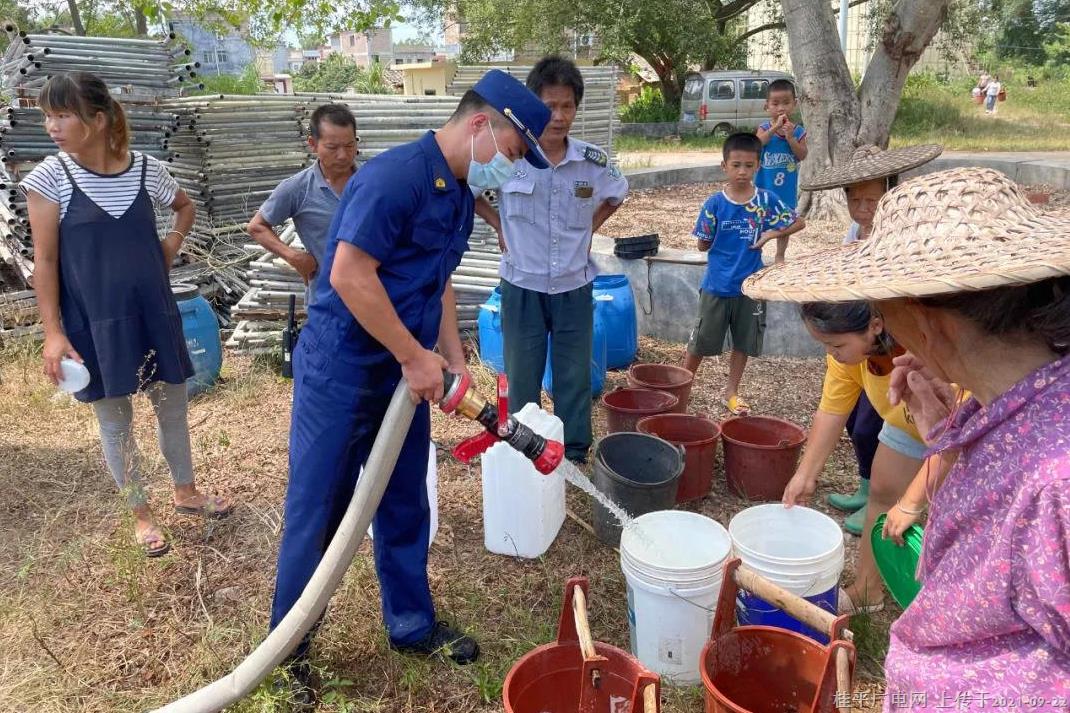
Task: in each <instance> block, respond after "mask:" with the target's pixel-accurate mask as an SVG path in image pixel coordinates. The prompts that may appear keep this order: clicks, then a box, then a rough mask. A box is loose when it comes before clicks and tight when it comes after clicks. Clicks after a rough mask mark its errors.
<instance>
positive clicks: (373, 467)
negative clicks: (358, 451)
mask: <svg viewBox="0 0 1070 713" xmlns="http://www.w3.org/2000/svg"><path fill="white" fill-rule="evenodd" d="M443 379H444V386H445V396H443V398H442V401H441V402H440V403H439V407H440V408H441V409H442V410H443V411H444V412H446V413H448V414H457V415H460V416H464V417H465V418H469V419H471V420H473V421H478V422H479V423H480V424H482V425H483V427H484V429H485V430H484V432H482V433H480V434H479V435H477V436H475V437H473V438H469V439H468V440H466V441H464V442H462V443H461V444H460V445H458V446H457V447H456V448H455V449H454V451H453V453H454V455H455V456H456V457H457V458H458V459H459V460H461V461H462V462H464V463H468V462H469V461H470V460H471V459H472V458H474V457H475V456H477V455H479V454H480V453H482V452H483V451H485V450H486V449H487V448H489V447H490V446H492V445H493V444H495V443H497V442H498V441H504V442H506V443H508V444H509V445H510V446H512V447H513V448H516V449H517V450H518V451H520V452H521V453H523V454H524V455H525V456H527V457H528V458H530V459H531V460H532V462H533V463H534V464H535V467H536V468H537V469H538V470H539V472H541V473H546V474H549V473H552V472H553V471H554V470H555V469H556V468H557V466H558V465H559V464H560V463H561V459H562V458H563V456H564V446H563V445H562V444H561V443H558V442H557V441H552V440H548V439H546V438H543V437H542V436H540V435H538V434H537V433H535V432H534V431H532V430H531V429H530V428H529V427H527V426H525V425H524V424H522V423H520V422H519V421H517V420H516V419H515V418H513V417H512V416H509V415H508V413H509V409H508V384H507V382H506V381H505V376H504V375H500V376H499V378H498V404H497V405H494V404H491V403H489V402H488V401H486V400H485V399H483V397H481V396H480V395H479V394H478V393H477V392H476V390H475V389H474V388H473V386H472V383H471V380H470V379H469V378H468V376H467V375H457V374H453V373H450V372H443ZM415 408H416V407H415V405H414V404H413V403H412V400H411V399H410V398H409V387H408V384H407V383H406V382H405V380H404V379H402V380H401V382H400V383H399V384H398V386H397V388H396V389H394V395H393V396H392V397H391V399H390V405H389V406H388V407H387V410H386V415H385V416H384V417H383V422H382V424H381V425H380V426H379V434H378V435H377V436H376V438H375V443H374V444H373V445H372V449H371V454H370V455H369V456H368V462H367V463H366V464H365V466H364V474H363V475H362V476H361V477H360V479H359V480H358V481H357V487H356V488H355V489H354V491H353V497H352V499H350V501H349V506H348V507H347V508H346V511H345V515H344V516H343V517H342V522H341V524H340V525H339V526H338V530H337V531H336V532H335V534H334V537H333V538H332V539H331V542H330V544H329V545H328V546H327V551H326V552H325V553H324V555H323V559H321V560H320V563H319V566H317V567H316V571H315V572H313V573H312V578H311V579H309V581H308V584H307V585H305V589H304V591H303V592H301V596H300V597H299V598H298V600H297V602H295V603H294V605H293V607H291V609H290V611H289V612H288V613H287V614H286V616H285V617H283V619H282V621H280V622H279V624H278V626H276V627H275V628H274V629H273V630H271V631H270V632H269V633H268V635H267V638H265V639H264V640H263V641H262V642H260V645H259V646H257V647H256V648H255V649H253V651H252V652H250V654H249V655H248V656H246V657H245V659H244V660H243V661H242V662H241V663H239V664H238V665H237V666H236V667H235V668H234V670H233V671H231V672H230V673H228V674H226V675H225V676H223V677H222V678H220V679H218V680H216V681H214V682H212V683H209V684H208V685H206V686H204V687H203V688H200V689H198V690H196V691H194V692H193V693H190V694H188V695H186V696H184V697H182V698H180V699H178V700H176V701H174V702H172V703H169V704H167V705H166V706H163V707H162V708H158V709H156V713H214V711H219V710H222V709H223V708H225V707H227V706H230V705H233V704H234V703H236V702H238V701H239V700H241V699H242V698H244V697H245V696H247V695H249V693H251V692H252V691H253V690H254V689H255V688H256V687H257V686H258V685H260V682H261V681H262V680H264V678H266V677H267V676H268V674H270V673H271V672H272V671H273V670H275V668H276V667H277V666H278V665H279V664H280V663H282V662H283V661H284V660H285V659H286V657H287V656H289V655H290V653H291V652H292V651H293V650H294V649H295V648H296V647H297V645H298V644H299V643H300V642H301V640H302V639H303V638H304V636H305V634H307V633H308V631H309V630H310V629H311V628H312V626H313V625H315V623H316V621H318V620H319V618H320V616H321V615H322V614H323V612H324V610H325V609H326V608H327V602H328V601H329V600H330V598H331V595H332V594H334V591H335V590H336V589H337V588H338V585H339V584H340V583H341V581H342V577H343V576H344V575H345V572H346V570H347V569H348V568H349V565H350V563H351V562H352V561H353V558H354V557H355V556H356V554H357V549H358V548H359V547H360V544H361V542H362V541H363V540H364V536H365V533H367V531H368V526H369V525H370V524H371V521H372V518H373V517H374V516H375V511H376V510H378V509H379V502H380V501H381V500H382V499H383V493H384V492H386V486H387V483H388V482H389V481H390V474H391V473H393V472H394V466H395V465H396V464H397V460H398V455H399V454H400V453H401V446H402V444H403V443H404V441H405V436H406V434H407V433H408V430H409V423H410V422H411V421H412V416H413V413H414V412H415Z"/></svg>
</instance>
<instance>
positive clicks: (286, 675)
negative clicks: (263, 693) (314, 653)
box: [274, 657, 318, 713]
mask: <svg viewBox="0 0 1070 713" xmlns="http://www.w3.org/2000/svg"><path fill="white" fill-rule="evenodd" d="M280 668H281V669H282V671H283V673H282V675H280V676H279V677H278V678H276V679H275V686H274V688H275V691H276V692H277V693H279V694H282V695H284V696H285V697H286V703H287V704H289V709H288V710H289V711H290V713H311V711H314V710H316V704H317V703H318V696H317V695H316V680H315V679H316V677H315V671H313V669H312V664H310V663H309V661H308V659H307V658H303V657H302V658H296V659H290V660H289V661H285V662H283V664H282V666H281V667H280Z"/></svg>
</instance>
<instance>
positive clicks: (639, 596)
mask: <svg viewBox="0 0 1070 713" xmlns="http://www.w3.org/2000/svg"><path fill="white" fill-rule="evenodd" d="M634 523H635V524H634V526H633V527H629V528H627V529H625V530H624V533H623V534H622V535H621V540H620V568H621V571H623V572H624V579H625V582H626V583H627V588H628V628H629V631H630V634H631V648H632V654H634V655H635V657H636V658H638V659H639V660H640V661H641V662H642V663H643V665H644V666H646V667H647V668H648V669H650V670H652V671H654V672H656V673H658V674H659V675H661V676H664V677H665V678H667V679H670V680H671V681H673V682H674V683H679V684H685V685H690V684H697V683H700V682H701V675H700V673H699V671H700V659H701V656H702V647H703V646H705V645H706V640H707V639H708V638H709V636H710V630H711V629H712V627H713V615H714V613H715V610H716V607H717V598H718V596H720V593H721V579H722V577H723V569H724V563H725V560H727V559H728V556H729V553H730V552H731V549H732V543H731V539H730V538H729V536H728V531H727V530H725V529H724V527H723V526H722V525H721V524H720V523H719V522H717V521H716V520H711V519H710V518H708V517H704V516H703V515H698V514H696V513H692V512H685V511H682V510H660V511H658V512H652V513H647V514H646V515H642V516H640V517H637V518H636V519H635V521H634Z"/></svg>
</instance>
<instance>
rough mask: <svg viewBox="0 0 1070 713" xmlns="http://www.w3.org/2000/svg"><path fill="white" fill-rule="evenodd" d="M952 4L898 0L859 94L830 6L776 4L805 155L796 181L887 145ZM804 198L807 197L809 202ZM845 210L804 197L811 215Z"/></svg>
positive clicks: (829, 196) (815, 0) (790, 0)
mask: <svg viewBox="0 0 1070 713" xmlns="http://www.w3.org/2000/svg"><path fill="white" fill-rule="evenodd" d="M949 4H950V0H898V2H895V3H894V4H893V6H892V9H891V10H890V11H889V15H888V18H887V19H886V21H885V23H884V25H883V27H882V31H881V37H880V41H879V43H878V44H877V47H876V49H875V50H874V54H873V57H872V58H871V59H870V61H869V65H868V66H867V67H866V72H865V76H864V78H863V80H862V85H861V87H860V88H859V90H858V92H857V93H856V92H855V88H854V82H853V80H852V79H851V74H850V71H849V70H848V69H847V61H846V59H845V58H844V56H843V52H842V51H841V50H840V40H839V34H838V33H837V30H836V25H835V22H834V20H833V12H832V5H831V3H828V2H823V1H821V0H781V7H782V8H783V10H784V22H785V24H786V25H787V33H788V49H789V52H790V55H791V63H792V70H793V72H794V74H795V78H796V82H797V83H798V86H799V89H800V92H801V96H800V103H801V105H802V110H803V117H804V119H805V120H806V129H807V136H808V138H807V144H808V146H809V149H810V153H809V156H808V157H807V159H806V160H805V161H803V164H802V172H801V178H802V181H803V182H804V183H805V181H806V178H807V177H808V176H812V175H813V174H814V173H815V172H816V171H818V170H820V169H821V168H823V167H825V166H827V165H828V164H829V163H830V162H831V163H832V164H833V165H836V164H839V163H842V162H843V161H845V160H847V159H848V158H849V157H850V155H851V153H852V152H853V151H854V149H855V148H856V147H858V146H860V145H862V144H876V145H878V146H881V147H886V146H887V145H888V138H889V135H890V134H891V129H892V122H893V121H894V120H895V112H896V109H897V108H898V106H899V99H900V95H901V94H902V91H903V84H904V83H905V82H906V77H907V74H909V73H910V69H911V68H912V67H913V66H914V64H915V63H916V62H917V61H918V59H919V58H920V57H921V55H922V53H923V52H924V51H925V48H926V47H927V46H928V45H929V43H930V42H931V41H932V39H933V37H934V36H935V35H936V32H937V30H938V29H939V28H940V24H941V23H942V22H943V20H944V18H945V17H946V15H947V8H948V5H949ZM807 198H809V200H807ZM837 205H838V206H841V207H840V208H839V210H841V211H842V210H843V208H842V205H843V200H842V194H841V192H840V191H835V192H831V191H825V192H822V193H818V194H814V195H812V196H807V195H804V196H803V202H802V203H801V206H802V207H803V208H804V209H807V208H808V209H809V215H810V216H811V217H812V218H815V219H820V218H825V217H829V214H830V212H835V211H836V210H837V207H836V206H837Z"/></svg>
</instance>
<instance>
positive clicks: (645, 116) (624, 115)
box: [620, 87, 680, 124]
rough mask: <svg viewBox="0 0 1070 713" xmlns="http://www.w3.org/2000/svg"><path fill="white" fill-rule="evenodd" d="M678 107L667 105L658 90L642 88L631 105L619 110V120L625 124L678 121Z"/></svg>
mask: <svg viewBox="0 0 1070 713" xmlns="http://www.w3.org/2000/svg"><path fill="white" fill-rule="evenodd" d="M679 119H680V107H679V106H678V105H674V104H669V103H667V102H666V101H665V97H663V96H662V94H661V90H660V89H654V88H653V87H643V88H642V90H640V92H639V96H638V97H636V98H635V100H634V101H632V103H631V104H628V105H627V106H623V107H621V108H620V120H621V121H623V122H625V123H626V124H654V123H659V122H666V121H678V120H679Z"/></svg>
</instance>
